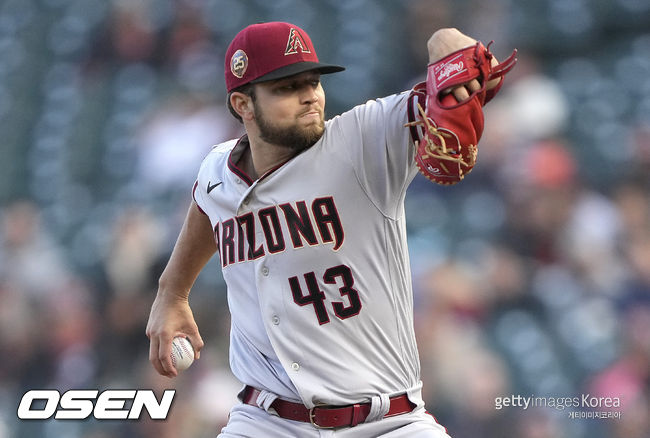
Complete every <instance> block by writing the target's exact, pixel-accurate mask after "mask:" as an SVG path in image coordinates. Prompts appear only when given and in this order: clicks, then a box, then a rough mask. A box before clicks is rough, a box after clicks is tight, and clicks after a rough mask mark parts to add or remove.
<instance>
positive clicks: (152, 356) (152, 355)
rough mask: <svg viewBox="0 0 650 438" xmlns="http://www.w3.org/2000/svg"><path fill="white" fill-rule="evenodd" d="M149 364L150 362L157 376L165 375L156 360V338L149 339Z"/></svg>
mask: <svg viewBox="0 0 650 438" xmlns="http://www.w3.org/2000/svg"><path fill="white" fill-rule="evenodd" d="M149 362H151V364H152V365H153V367H154V368H155V370H156V371H157V372H158V374H161V375H163V376H164V375H165V370H163V368H162V365H161V364H160V361H159V360H158V338H157V337H156V336H151V337H150V338H149Z"/></svg>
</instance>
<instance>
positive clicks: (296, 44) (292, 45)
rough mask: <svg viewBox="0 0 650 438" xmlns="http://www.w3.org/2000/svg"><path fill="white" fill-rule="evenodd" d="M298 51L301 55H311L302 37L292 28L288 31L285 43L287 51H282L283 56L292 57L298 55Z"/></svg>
mask: <svg viewBox="0 0 650 438" xmlns="http://www.w3.org/2000/svg"><path fill="white" fill-rule="evenodd" d="M298 49H300V52H301V53H311V50H309V45H307V44H306V43H305V40H304V39H303V37H302V35H300V32H298V31H297V30H296V29H294V28H293V27H292V28H291V30H289V41H287V49H286V50H285V51H284V54H285V55H294V54H296V53H298Z"/></svg>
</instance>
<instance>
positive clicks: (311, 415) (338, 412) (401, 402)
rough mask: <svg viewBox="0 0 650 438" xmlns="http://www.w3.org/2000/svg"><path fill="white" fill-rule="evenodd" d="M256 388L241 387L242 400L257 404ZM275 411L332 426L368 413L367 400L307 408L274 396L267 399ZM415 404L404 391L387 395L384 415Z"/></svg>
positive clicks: (360, 418) (352, 422) (347, 423)
mask: <svg viewBox="0 0 650 438" xmlns="http://www.w3.org/2000/svg"><path fill="white" fill-rule="evenodd" d="M260 392H261V391H260V390H259V389H255V388H253V387H252V386H246V388H245V389H244V398H243V402H244V403H246V404H247V405H251V406H257V403H256V400H257V397H258V396H259V395H260ZM271 407H272V408H273V409H275V412H277V414H278V415H279V416H280V417H282V418H285V419H287V420H294V421H302V422H304V423H311V424H312V425H313V426H314V427H317V428H321V429H330V428H335V427H352V426H356V425H357V424H359V423H363V422H364V421H365V419H366V418H368V414H369V413H370V403H359V404H354V405H349V406H315V407H313V408H311V409H309V408H307V407H306V406H305V405H303V404H301V403H294V402H290V401H287V400H282V399H279V398H277V399H275V401H273V403H271ZM413 408H415V404H413V403H411V401H410V400H409V399H408V397H407V395H406V394H402V395H398V396H395V397H391V398H390V409H389V410H388V413H387V414H386V415H385V416H384V417H392V416H394V415H401V414H406V413H408V412H411V411H412V410H413Z"/></svg>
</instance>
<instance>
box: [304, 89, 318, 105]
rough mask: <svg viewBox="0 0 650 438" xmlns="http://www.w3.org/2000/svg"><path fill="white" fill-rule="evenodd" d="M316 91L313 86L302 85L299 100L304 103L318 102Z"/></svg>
mask: <svg viewBox="0 0 650 438" xmlns="http://www.w3.org/2000/svg"><path fill="white" fill-rule="evenodd" d="M318 99H319V97H318V92H317V89H316V88H314V87H303V89H302V90H301V93H300V102H301V103H305V104H311V103H315V102H318Z"/></svg>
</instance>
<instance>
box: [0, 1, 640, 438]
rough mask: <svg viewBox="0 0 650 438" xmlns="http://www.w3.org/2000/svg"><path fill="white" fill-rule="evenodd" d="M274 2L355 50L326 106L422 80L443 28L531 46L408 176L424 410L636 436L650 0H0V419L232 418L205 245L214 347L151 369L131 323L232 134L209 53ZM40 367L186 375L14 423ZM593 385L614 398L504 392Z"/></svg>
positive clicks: (216, 423) (476, 430)
mask: <svg viewBox="0 0 650 438" xmlns="http://www.w3.org/2000/svg"><path fill="white" fill-rule="evenodd" d="M488 3H489V5H488ZM262 20H284V21H291V22H295V23H296V24H299V25H300V26H301V27H303V28H305V29H306V30H307V31H308V32H309V33H310V35H311V37H312V39H313V40H314V43H315V45H316V46H317V47H318V49H319V56H320V58H321V59H323V60H327V61H331V62H335V63H339V64H342V65H346V66H347V67H348V70H347V71H346V72H345V73H342V74H340V75H334V76H336V77H334V76H333V77H332V78H323V81H324V87H325V91H326V93H327V97H328V114H329V115H330V116H331V115H334V114H336V113H339V112H341V111H344V110H346V109H347V108H350V107H351V106H353V105H355V104H358V103H362V102H364V101H365V100H367V99H370V98H373V97H379V96H382V95H387V94H391V93H394V92H398V91H402V90H406V89H408V88H410V87H411V86H412V85H413V84H414V83H416V82H417V81H420V80H422V79H423V78H424V74H425V66H426V62H427V55H426V39H427V38H428V36H429V35H430V34H431V33H432V32H433V31H434V30H435V29H437V28H440V27H444V26H454V27H458V28H460V29H461V30H462V31H464V32H465V33H467V34H469V35H471V36H474V37H476V38H479V39H482V40H484V41H486V42H487V41H490V40H492V39H494V40H495V41H496V42H495V44H494V45H493V46H492V48H493V50H494V52H495V54H496V56H497V57H501V58H505V57H506V56H507V55H508V54H509V50H510V49H511V48H512V47H515V46H516V47H517V48H518V49H519V54H520V55H519V64H518V65H517V67H516V68H515V70H514V71H513V72H512V73H511V74H510V75H509V76H508V79H507V84H506V86H505V87H504V89H503V91H502V92H501V93H500V94H499V97H498V98H497V99H495V101H494V102H492V103H490V105H489V106H488V107H486V120H487V124H486V130H485V133H484V136H483V139H482V141H481V145H480V151H479V160H478V164H477V166H476V167H475V169H474V170H473V172H472V173H471V174H470V175H469V176H468V177H467V179H466V180H465V181H463V182H462V183H461V184H459V185H457V186H454V187H439V186H434V185H432V184H431V183H429V182H428V181H426V180H425V179H424V178H422V177H419V176H418V177H417V178H416V179H415V181H414V182H413V184H412V185H411V187H410V189H409V194H408V196H407V204H406V208H407V218H408V231H409V245H410V256H411V265H412V269H413V280H414V288H415V290H414V293H415V300H416V306H415V309H416V315H415V323H416V333H417V336H418V343H419V347H420V355H421V362H422V378H423V381H424V390H423V391H424V396H425V400H426V402H427V407H428V409H429V411H430V412H432V413H433V414H434V415H435V416H436V418H437V419H438V420H439V421H440V422H441V423H442V424H443V425H445V426H446V427H447V429H448V430H449V433H450V434H451V435H452V436H453V437H454V438H503V437H507V438H511V437H512V438H587V437H589V438H648V437H650V140H649V139H650V116H649V114H650V79H649V78H650V33H648V32H649V31H650V30H649V28H648V27H647V23H648V22H650V1H649V0H598V1H596V0H594V1H592V2H587V1H584V0H562V1H556V0H544V1H533V0H529V1H521V2H516V3H515V2H511V1H508V0H498V1H497V0H495V1H491V2H481V1H478V0H463V1H452V0H399V1H389V0H384V1H369V0H345V1H337V0H326V1H322V2H321V1H319V2H316V1H308V0H302V1H301V0H278V1H274V2H267V1H262V0H244V1H235V0H138V1H133V0H112V1H104V0H3V1H0V132H1V133H2V138H3V142H2V145H1V146H0V357H1V358H2V360H1V361H0V438H8V437H30V438H39V437H44V438H45V437H66V438H77V437H88V438H108V437H117V436H119V437H137V438H140V437H142V438H148V437H162V438H165V437H178V436H184V437H204V436H215V435H216V434H217V433H218V431H219V430H220V428H221V427H222V426H223V425H224V424H225V422H226V421H227V415H228V411H229V409H230V407H231V406H232V405H233V404H234V403H235V402H236V399H235V394H236V393H237V391H238V389H239V383H238V382H237V381H236V380H235V379H234V377H233V376H232V375H231V373H230V371H229V368H228V353H227V352H228V332H229V315H228V309H227V304H226V299H225V293H226V291H225V284H224V283H223V279H222V277H221V272H220V267H219V265H218V264H217V263H215V261H214V260H213V261H211V262H210V263H209V265H208V266H207V267H206V269H205V270H204V271H203V273H202V274H201V276H200V277H199V279H198V280H197V284H196V286H195V288H194V290H193V292H192V294H191V297H190V301H191V304H192V307H193V309H194V312H195V317H196V320H197V323H198V324H199V328H200V330H201V334H202V336H203V339H204V341H205V342H206V347H205V349H204V351H203V352H202V354H201V359H200V360H199V361H197V362H196V363H195V364H194V365H193V366H192V367H191V368H190V369H189V370H188V371H186V372H185V373H183V374H181V375H180V376H179V377H178V378H176V379H173V380H169V379H166V378H163V377H160V376H158V375H157V374H156V373H155V371H154V370H153V367H151V365H150V364H149V362H148V353H149V351H148V349H149V344H148V340H147V338H146V337H145V334H144V332H145V325H146V322H147V317H148V312H149V307H150V305H151V303H152V301H153V297H154V294H155V291H156V282H157V278H158V276H159V275H160V273H161V271H162V269H163V267H164V265H165V263H166V261H167V257H168V256H169V253H170V252H171V248H172V246H173V243H174V240H175V238H176V235H177V233H178V230H179V228H180V224H181V222H182V219H183V217H184V213H185V211H186V209H187V206H188V205H189V202H190V200H191V197H190V189H191V186H192V183H193V181H194V178H195V176H196V172H197V170H198V166H199V164H200V162H201V159H202V158H203V156H204V155H205V154H206V153H207V152H208V151H209V150H210V147H211V146H212V145H213V144H216V143H219V142H221V141H223V140H226V139H229V138H233V137H236V136H238V135H240V134H241V132H242V131H241V130H242V128H241V126H240V125H239V124H238V123H237V122H236V121H235V119H234V118H232V117H231V116H230V114H229V113H228V111H227V109H225V105H224V98H225V92H224V85H223V79H222V78H223V71H222V68H223V52H224V51H225V48H226V46H227V44H228V42H229V41H230V39H231V38H232V36H234V34H235V33H236V32H237V31H238V30H239V29H240V28H242V27H244V26H245V25H247V24H250V23H254V22H256V21H262ZM333 27H335V28H336V29H337V32H336V34H333V33H332V32H331V30H330V29H331V28H333ZM45 388H54V389H58V390H59V391H61V392H63V391H65V390H67V389H86V388H97V389H100V390H102V389H129V388H153V389H155V390H156V391H157V393H158V394H161V393H162V390H164V389H166V388H175V389H177V393H176V399H175V402H174V405H173V406H172V409H171V414H170V417H169V419H168V420H166V421H152V420H149V419H147V418H144V419H142V420H140V421H131V422H128V421H121V422H119V421H102V422H100V421H96V420H87V421H82V422H74V421H18V420H17V418H16V410H17V406H18V403H19V401H20V398H21V397H22V395H23V394H24V393H25V392H26V391H27V390H29V389H45ZM583 394H588V395H590V396H593V397H610V398H618V399H620V401H621V406H620V407H615V408H608V407H603V408H595V409H594V408H590V407H580V408H572V409H558V408H552V407H539V406H538V407H535V408H532V407H531V408H528V409H523V408H521V407H510V408H503V409H497V407H496V406H495V399H496V398H498V397H509V396H513V395H514V396H516V395H521V396H525V397H527V396H533V397H546V398H559V397H574V396H581V395H583ZM575 410H578V411H584V412H592V413H593V412H594V411H596V412H610V416H612V417H616V416H619V417H620V418H607V419H596V418H573V417H572V416H571V414H570V413H571V411H575ZM145 417H146V414H145Z"/></svg>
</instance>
